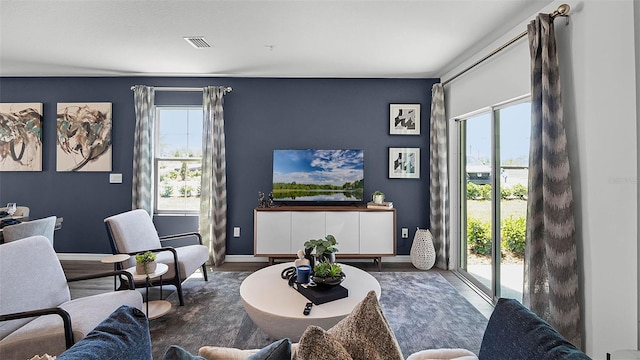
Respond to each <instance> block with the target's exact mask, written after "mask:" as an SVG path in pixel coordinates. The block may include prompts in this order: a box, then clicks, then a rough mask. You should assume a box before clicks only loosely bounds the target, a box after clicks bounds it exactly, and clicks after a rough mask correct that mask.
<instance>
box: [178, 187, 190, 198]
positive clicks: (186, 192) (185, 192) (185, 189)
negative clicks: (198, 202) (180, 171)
mask: <svg viewBox="0 0 640 360" xmlns="http://www.w3.org/2000/svg"><path fill="white" fill-rule="evenodd" d="M192 193H193V186H190V185H185V186H181V187H180V195H181V196H186V197H190V196H191V195H192Z"/></svg>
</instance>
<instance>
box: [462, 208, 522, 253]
mask: <svg viewBox="0 0 640 360" xmlns="http://www.w3.org/2000/svg"><path fill="white" fill-rule="evenodd" d="M500 232H501V234H500V235H501V236H500V237H501V239H502V240H501V248H502V250H507V251H509V252H510V253H512V254H514V255H524V246H525V238H526V219H525V217H524V216H519V217H514V216H510V217H509V218H507V219H503V220H502V221H501V224H500ZM467 246H468V248H469V250H470V251H471V252H472V253H474V254H477V255H488V254H490V253H491V223H490V222H488V221H481V220H480V219H476V218H469V219H468V221H467Z"/></svg>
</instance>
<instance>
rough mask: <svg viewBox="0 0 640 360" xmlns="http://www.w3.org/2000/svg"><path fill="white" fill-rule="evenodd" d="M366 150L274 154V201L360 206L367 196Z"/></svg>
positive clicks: (312, 150)
mask: <svg viewBox="0 0 640 360" xmlns="http://www.w3.org/2000/svg"><path fill="white" fill-rule="evenodd" d="M363 155H364V154H363V151H362V150H315V149H306V150H274V151H273V199H274V200H277V201H299V202H360V201H362V199H363V195H364V156H363Z"/></svg>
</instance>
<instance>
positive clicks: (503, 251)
mask: <svg viewBox="0 0 640 360" xmlns="http://www.w3.org/2000/svg"><path fill="white" fill-rule="evenodd" d="M458 126H459V132H458V133H459V136H460V138H459V143H460V152H459V154H460V156H459V161H458V165H459V169H460V171H459V173H460V174H461V176H460V178H459V184H460V187H459V188H460V197H459V198H460V199H461V200H460V204H459V205H460V206H459V208H460V222H459V226H460V234H461V236H460V244H459V245H460V246H459V247H458V248H459V249H460V252H459V257H458V258H459V262H458V263H459V266H458V271H459V272H460V273H461V274H462V275H463V276H465V278H467V279H468V280H469V281H470V282H472V283H473V284H474V285H475V286H476V287H477V288H478V289H480V290H481V291H482V292H483V293H484V294H486V296H487V297H489V298H490V299H492V300H495V299H497V298H499V297H509V298H515V299H518V300H520V301H521V300H522V281H523V255H524V241H525V233H526V228H525V226H526V225H525V224H526V221H525V219H526V211H527V202H526V196H527V181H528V159H529V138H530V131H531V125H530V103H529V102H528V98H523V99H519V100H517V101H513V102H509V103H506V104H501V105H499V106H494V107H491V108H488V109H486V110H484V111H479V112H476V113H473V114H471V115H469V116H466V117H463V118H461V119H459V121H458Z"/></svg>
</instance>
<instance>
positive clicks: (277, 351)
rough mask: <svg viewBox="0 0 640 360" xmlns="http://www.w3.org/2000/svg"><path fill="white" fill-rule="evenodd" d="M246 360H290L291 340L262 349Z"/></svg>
mask: <svg viewBox="0 0 640 360" xmlns="http://www.w3.org/2000/svg"><path fill="white" fill-rule="evenodd" d="M246 360H291V340H289V339H282V340H278V341H276V342H274V343H272V344H270V345H267V346H265V347H263V348H262V349H260V351H258V352H257V353H255V354H253V355H251V356H249V357H248V358H247V359H246Z"/></svg>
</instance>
